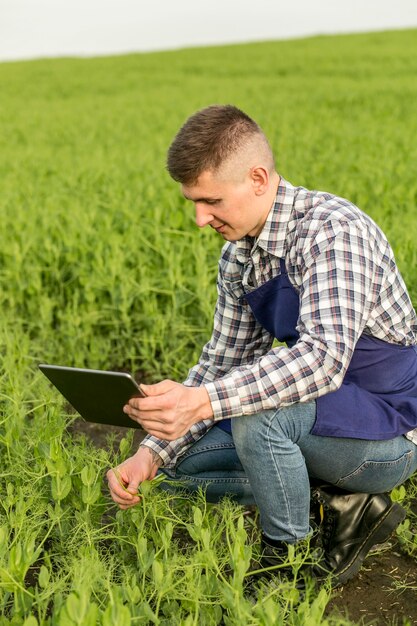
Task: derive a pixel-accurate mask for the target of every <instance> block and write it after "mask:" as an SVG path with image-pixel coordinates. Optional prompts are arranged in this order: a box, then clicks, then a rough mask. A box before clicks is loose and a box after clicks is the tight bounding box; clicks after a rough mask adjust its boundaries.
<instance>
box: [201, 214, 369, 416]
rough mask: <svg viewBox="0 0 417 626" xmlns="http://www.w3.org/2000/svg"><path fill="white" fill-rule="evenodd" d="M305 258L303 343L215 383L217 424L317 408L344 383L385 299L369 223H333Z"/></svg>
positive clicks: (301, 319)
mask: <svg viewBox="0 0 417 626" xmlns="http://www.w3.org/2000/svg"><path fill="white" fill-rule="evenodd" d="M307 243H308V245H307ZM298 253H299V257H300V258H301V259H303V262H304V263H305V266H304V268H303V271H302V272H301V274H302V276H301V278H302V280H301V284H300V287H299V289H300V317H299V320H298V331H299V334H300V338H299V340H298V342H297V343H296V345H295V346H294V347H292V348H287V347H277V348H274V349H273V350H271V351H270V352H268V353H267V354H265V355H263V356H261V357H260V358H258V359H257V361H256V362H255V363H253V365H249V366H245V367H241V368H238V369H235V370H234V371H232V372H230V374H228V375H226V376H224V377H223V378H221V379H220V380H216V381H213V382H210V383H208V384H207V385H206V389H207V391H208V393H209V395H210V399H211V404H212V408H213V413H214V419H215V420H217V419H224V418H227V417H238V416H240V415H250V414H254V413H257V412H259V411H262V410H266V409H276V408H278V407H282V406H287V405H290V404H293V403H295V402H300V401H308V400H312V399H314V398H317V397H318V396H320V395H324V394H326V393H329V392H330V391H333V390H335V389H337V388H338V387H339V386H340V384H341V383H342V380H343V377H344V374H345V372H346V369H347V367H348V365H349V362H350V359H351V356H352V353H353V350H354V347H355V344H356V341H357V340H358V338H359V336H360V335H361V333H362V331H363V328H364V326H365V324H366V321H367V320H368V318H369V315H370V311H371V310H372V307H373V306H374V303H375V300H376V298H377V297H378V293H375V282H374V276H375V273H376V272H377V271H378V259H377V257H376V251H375V250H372V249H371V248H370V242H369V237H368V233H367V231H366V229H365V228H364V226H363V225H362V224H361V223H358V222H357V221H355V220H352V221H346V222H338V221H334V222H333V221H332V220H329V221H328V222H326V223H325V224H324V225H323V226H322V228H321V229H320V231H319V233H318V234H317V236H316V238H315V240H314V241H311V240H310V241H308V242H306V246H305V249H300V250H299V251H298Z"/></svg>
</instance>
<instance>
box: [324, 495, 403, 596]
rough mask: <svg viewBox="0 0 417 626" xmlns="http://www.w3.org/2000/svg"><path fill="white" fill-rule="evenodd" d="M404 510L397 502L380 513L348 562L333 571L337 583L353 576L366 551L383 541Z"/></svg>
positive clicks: (401, 519)
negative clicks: (338, 569)
mask: <svg viewBox="0 0 417 626" xmlns="http://www.w3.org/2000/svg"><path fill="white" fill-rule="evenodd" d="M405 517H406V512H405V510H404V509H403V508H402V506H400V505H399V504H397V503H394V504H392V505H391V506H390V507H388V509H387V510H386V511H385V513H383V514H382V515H381V517H380V518H379V520H378V521H377V523H376V524H374V526H373V528H372V530H371V532H370V533H369V536H368V538H367V539H366V541H365V542H364V543H363V544H362V545H360V546H359V547H358V549H357V551H356V553H355V554H354V556H353V558H352V559H351V561H350V563H349V564H348V565H347V566H346V567H345V568H344V569H342V570H341V571H340V572H338V571H337V570H335V571H333V575H334V576H335V577H336V579H337V582H338V584H339V585H344V584H345V583H346V582H347V581H348V580H350V579H351V578H353V577H354V576H355V575H356V574H357V573H358V571H359V569H360V567H361V565H362V563H363V561H364V559H365V557H366V555H367V554H368V552H369V551H370V550H371V549H372V548H373V546H375V545H376V544H378V543H384V541H386V540H387V539H389V537H390V536H391V535H392V533H393V532H394V531H395V529H396V528H397V526H398V525H399V524H401V522H402V521H403V520H404V519H405Z"/></svg>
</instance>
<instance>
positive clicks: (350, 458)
mask: <svg viewBox="0 0 417 626" xmlns="http://www.w3.org/2000/svg"><path fill="white" fill-rule="evenodd" d="M315 416H316V404H315V402H309V403H300V404H294V405H292V406H289V407H286V408H283V409H280V410H270V411H264V412H262V413H258V414H256V415H250V416H242V417H238V418H235V419H233V420H232V432H233V437H231V435H230V434H229V433H226V432H224V431H223V430H221V429H220V428H218V427H216V426H215V427H213V428H212V429H211V430H210V431H209V432H208V433H207V434H206V435H205V436H204V437H202V438H201V439H200V440H199V441H197V442H196V443H195V444H194V445H193V446H192V447H191V448H189V449H188V451H187V452H186V454H185V455H184V456H182V457H181V458H180V460H179V462H178V464H177V466H176V468H175V470H164V473H166V474H167V475H168V476H169V478H171V479H173V480H174V481H180V482H181V483H182V484H183V485H184V487H186V488H188V489H191V490H195V489H197V488H198V487H203V488H205V489H206V497H207V500H208V501H210V502H216V501H218V500H219V499H220V498H221V497H222V496H224V495H231V496H233V497H234V498H235V499H236V500H237V501H238V502H239V503H241V504H256V505H257V506H258V508H259V512H260V519H261V526H262V530H263V532H264V533H265V534H266V535H267V536H268V537H270V538H271V539H275V540H278V541H287V542H289V543H294V542H296V541H298V540H300V539H302V538H304V537H306V536H307V535H308V534H309V533H310V526H309V512H310V480H309V478H310V477H311V478H315V479H319V480H322V481H323V482H327V483H331V484H334V485H337V486H339V487H341V488H343V489H346V490H348V491H356V492H364V493H382V492H385V491H389V490H391V489H393V488H394V487H396V486H397V485H400V484H401V483H402V482H404V481H405V480H406V479H407V478H409V476H411V474H413V472H414V471H416V469H417V446H416V445H415V444H414V443H412V442H411V441H409V440H408V439H406V437H404V436H400V437H396V438H394V439H390V440H384V441H369V440H365V439H344V438H343V439H341V438H336V437H319V436H316V435H311V434H310V431H311V429H312V427H313V424H314V421H315Z"/></svg>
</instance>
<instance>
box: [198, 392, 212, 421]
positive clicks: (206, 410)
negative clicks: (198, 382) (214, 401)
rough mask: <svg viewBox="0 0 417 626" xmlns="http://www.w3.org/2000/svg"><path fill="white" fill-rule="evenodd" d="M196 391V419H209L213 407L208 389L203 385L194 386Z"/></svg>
mask: <svg viewBox="0 0 417 626" xmlns="http://www.w3.org/2000/svg"><path fill="white" fill-rule="evenodd" d="M195 389H196V391H197V392H198V394H199V401H200V406H199V410H198V414H199V419H198V421H201V420H205V419H211V418H212V417H213V408H212V406H211V401H210V396H209V394H208V391H207V389H206V387H205V386H204V385H202V386H201V387H195Z"/></svg>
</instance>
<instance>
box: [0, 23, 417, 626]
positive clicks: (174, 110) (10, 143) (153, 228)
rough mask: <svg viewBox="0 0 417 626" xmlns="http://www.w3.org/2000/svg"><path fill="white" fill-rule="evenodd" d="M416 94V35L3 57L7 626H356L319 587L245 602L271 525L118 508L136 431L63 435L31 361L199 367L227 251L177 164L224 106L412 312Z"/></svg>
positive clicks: (183, 509)
mask: <svg viewBox="0 0 417 626" xmlns="http://www.w3.org/2000/svg"><path fill="white" fill-rule="evenodd" d="M416 102H417V30H409V31H399V32H392V33H391V32H390V33H376V34H368V35H355V36H339V37H315V38H310V39H305V40H298V41H285V42H271V43H260V44H251V45H239V46H225V47H213V48H204V49H194V50H180V51H174V52H164V53H152V54H136V55H128V56H120V57H111V58H98V59H57V60H41V61H33V62H19V63H6V64H1V65H0V177H1V178H0V179H1V183H0V185H1V187H0V188H1V193H0V217H1V231H0V232H1V234H0V237H1V241H0V280H1V287H0V301H1V325H0V358H1V370H0V376H1V386H0V402H1V404H0V406H1V417H0V457H1V469H0V489H1V494H2V497H1V506H0V626H3V625H6V624H13V625H16V626H20V625H22V624H24V625H25V626H36V625H37V624H45V625H46V624H50V625H52V624H54V625H60V626H61V625H62V626H73V625H78V624H79V625H82V626H90V625H94V626H95V625H96V624H97V625H99V624H102V625H103V626H110V625H113V624H116V625H117V626H125V625H128V624H129V625H130V624H161V625H162V624H167V625H168V624H169V625H172V624H184V625H186V626H191V625H203V626H205V625H209V624H226V625H235V624H236V626H237V625H239V626H242V625H246V624H253V625H258V624H259V625H269V624H280V623H285V624H286V623H288V624H294V625H295V624H299V625H300V626H301V625H303V626H305V625H307V626H308V625H310V626H314V625H315V624H329V625H330V624H332V625H333V624H342V623H346V624H347V623H348V620H347V619H346V620H342V619H341V618H340V619H339V618H336V617H332V616H331V615H330V616H329V615H327V614H324V611H325V607H326V604H327V602H328V600H329V597H330V593H331V592H330V590H328V589H322V590H321V591H320V592H319V593H318V592H313V591H311V592H310V591H309V592H308V593H307V594H306V596H305V597H301V598H300V597H299V594H298V592H297V590H296V589H295V587H294V585H291V584H290V583H289V584H288V585H287V586H286V587H285V586H284V587H280V588H271V587H267V588H265V589H261V591H260V592H259V595H258V596H257V597H255V598H252V599H250V598H247V597H245V596H244V594H243V592H242V579H243V577H244V576H245V573H246V571H247V569H248V566H249V560H250V557H251V550H253V552H254V554H255V555H256V541H257V532H258V531H257V529H256V528H255V527H254V526H253V525H252V524H251V522H250V519H249V520H248V518H246V517H243V516H242V511H241V510H240V509H239V507H236V506H234V505H233V504H231V503H227V504H225V506H224V507H223V508H218V507H214V506H205V504H204V500H203V498H201V497H200V498H196V499H195V500H190V499H188V500H187V499H183V498H173V497H172V496H168V495H164V494H162V493H161V492H160V491H159V490H158V489H156V488H155V486H153V485H144V486H143V491H144V499H143V504H142V505H141V506H140V507H137V508H136V509H135V510H132V511H129V512H124V513H122V512H118V513H117V514H116V511H115V508H114V507H113V506H112V503H111V500H110V498H109V497H108V496H107V493H106V489H105V487H104V486H103V477H104V474H105V470H106V468H108V467H109V466H111V465H114V464H115V463H117V462H120V460H122V459H123V458H125V457H126V456H128V455H129V453H130V449H131V445H132V444H131V437H130V436H126V437H124V438H123V439H122V441H121V443H120V445H119V448H118V450H117V451H116V452H114V447H113V446H112V445H111V442H110V441H109V445H108V447H107V449H97V448H96V447H95V446H94V445H93V444H92V442H91V441H90V440H87V439H86V438H84V437H82V436H75V435H74V434H72V433H71V432H69V431H68V426H69V425H70V424H71V422H72V421H73V420H74V416H73V415H68V414H67V413H68V412H67V409H66V408H65V405H64V403H63V402H61V400H60V398H59V397H58V394H57V393H56V392H55V391H54V390H53V389H52V388H51V386H50V385H49V384H48V383H47V381H46V380H44V379H43V376H42V375H41V374H40V373H39V372H38V371H37V364H38V363H39V362H44V361H46V362H56V363H62V364H67V365H76V366H87V367H92V368H103V369H112V368H125V369H126V370H129V371H133V372H140V373H141V376H142V378H143V379H144V381H146V382H152V381H156V380H159V379H160V378H161V377H170V378H174V379H177V380H181V379H183V378H184V377H185V376H186V374H187V371H188V368H189V367H190V366H191V365H193V364H194V362H195V359H196V358H198V355H199V352H200V348H201V346H202V344H203V343H204V342H205V341H206V340H207V339H208V337H209V336H210V331H211V321H212V311H213V306H214V302H215V298H216V287H215V277H216V273H217V258H218V255H219V251H220V248H221V245H222V243H223V242H222V239H221V238H219V236H218V235H217V234H216V233H214V232H208V231H207V232H206V231H205V230H203V231H198V230H197V228H196V226H195V224H194V215H193V207H192V205H191V203H187V202H186V201H185V200H184V199H183V198H182V196H181V194H180V191H179V189H178V186H177V185H176V184H174V183H173V182H172V181H171V180H170V179H169V177H168V175H167V173H166V171H165V154H166V149H167V147H168V145H169V143H170V141H171V140H172V138H173V136H174V134H175V132H176V131H177V129H178V127H179V126H180V125H181V123H182V122H183V121H184V120H185V119H186V117H188V115H190V114H191V113H193V112H194V111H195V110H196V109H198V108H201V107H203V106H206V105H208V104H212V103H233V104H235V105H237V106H239V107H241V108H242V109H244V110H245V111H246V112H247V113H249V115H251V116H252V117H254V118H255V119H256V120H257V121H258V122H259V124H260V125H261V126H262V127H263V129H264V131H265V132H266V134H267V135H268V137H269V138H270V140H271V143H272V146H273V148H274V151H275V154H276V160H277V167H278V170H279V171H280V173H281V174H282V175H283V176H284V177H285V178H287V179H288V180H289V181H291V182H292V183H293V184H296V185H304V186H306V187H309V188H311V189H323V190H326V191H330V192H334V193H337V194H338V195H341V196H345V197H347V198H349V199H350V200H352V201H354V202H355V203H357V204H358V205H359V206H360V207H361V208H362V209H363V210H365V211H366V212H367V213H368V214H370V215H371V216H372V217H373V218H374V219H375V220H376V221H377V222H378V223H379V224H380V225H381V226H382V227H383V229H384V230H385V232H386V234H387V235H388V237H389V239H390V241H391V243H392V245H393V248H394V250H395V254H396V258H397V262H398V264H399V267H400V269H401V271H402V274H403V277H404V279H405V281H406V283H407V285H408V287H409V290H410V293H411V295H412V298H413V301H414V303H415V304H417V219H416V217H417V215H416V206H417V177H416V164H417V141H416V138H417V115H416ZM416 493H417V481H416V482H415V483H412V482H410V483H409V484H407V488H406V489H404V488H403V489H399V490H397V491H396V493H395V494H394V497H396V498H397V499H400V500H402V502H403V504H404V505H405V506H407V507H409V506H410V504H411V501H412V499H413V498H415V497H416ZM415 524H416V517H415V514H414V513H413V512H412V511H410V515H409V518H408V521H407V522H406V523H405V524H404V525H403V526H402V527H401V529H400V541H401V545H402V548H403V550H404V551H405V552H407V553H409V554H411V555H413V556H414V557H415V558H417V539H416V534H415V532H414V534H413V533H412V532H411V530H412V529H413V526H414V527H415ZM413 537H414V539H413ZM252 544H253V545H252Z"/></svg>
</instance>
